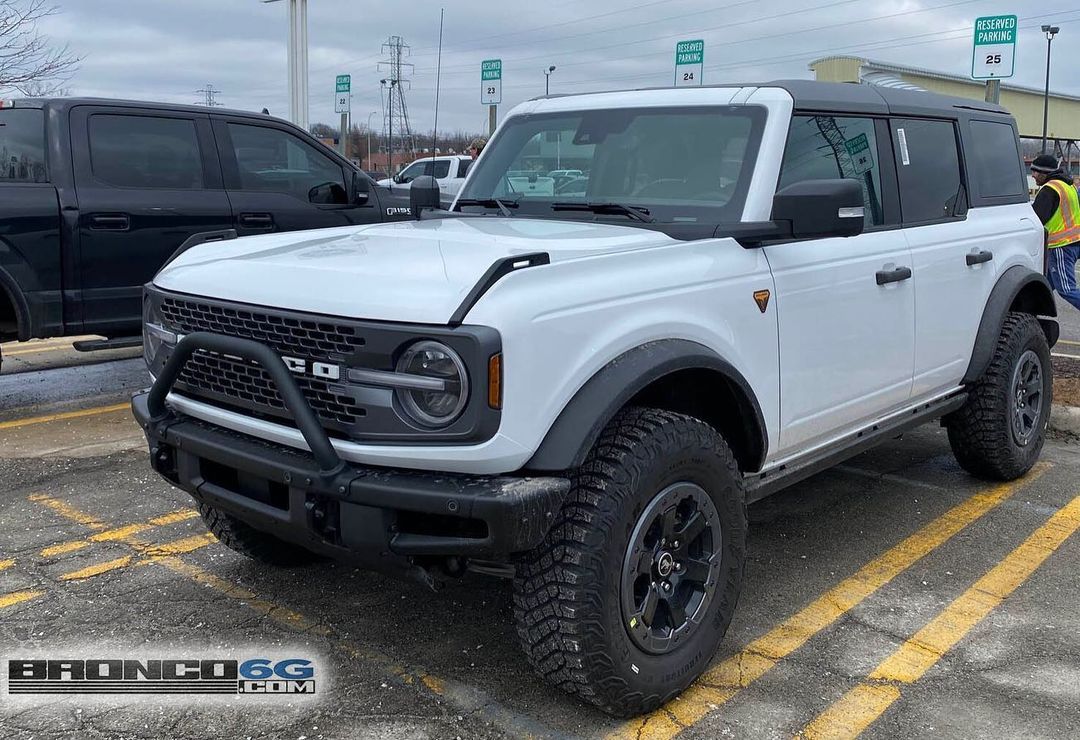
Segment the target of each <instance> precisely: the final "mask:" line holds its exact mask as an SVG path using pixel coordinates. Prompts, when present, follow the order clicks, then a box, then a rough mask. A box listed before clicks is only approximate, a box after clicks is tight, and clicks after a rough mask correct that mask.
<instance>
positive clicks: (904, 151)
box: [896, 128, 911, 167]
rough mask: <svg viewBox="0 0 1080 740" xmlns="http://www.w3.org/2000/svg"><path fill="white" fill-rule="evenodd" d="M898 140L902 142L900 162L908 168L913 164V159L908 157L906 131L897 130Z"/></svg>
mask: <svg viewBox="0 0 1080 740" xmlns="http://www.w3.org/2000/svg"><path fill="white" fill-rule="evenodd" d="M896 138H897V139H899V140H900V161H901V162H902V163H903V164H904V166H905V167H907V166H908V165H909V164H911V157H910V156H908V150H907V134H906V133H904V129H902V128H898V129H896Z"/></svg>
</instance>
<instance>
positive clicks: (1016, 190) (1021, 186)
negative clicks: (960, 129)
mask: <svg viewBox="0 0 1080 740" xmlns="http://www.w3.org/2000/svg"><path fill="white" fill-rule="evenodd" d="M969 131H970V134H971V138H970V143H971V146H968V147H965V151H966V152H967V155H968V160H969V161H970V164H971V172H972V175H973V176H974V178H975V181H974V183H973V185H974V186H975V190H976V192H978V194H979V195H981V196H982V197H984V198H994V197H1001V196H1009V195H1023V194H1024V193H1025V191H1026V190H1027V185H1026V183H1025V182H1024V169H1023V162H1022V161H1021V159H1020V152H1019V151H1018V150H1017V148H1016V134H1015V132H1014V131H1013V127H1012V126H1010V125H1009V124H1007V123H993V122H992V121H972V122H971V127H970V129H969Z"/></svg>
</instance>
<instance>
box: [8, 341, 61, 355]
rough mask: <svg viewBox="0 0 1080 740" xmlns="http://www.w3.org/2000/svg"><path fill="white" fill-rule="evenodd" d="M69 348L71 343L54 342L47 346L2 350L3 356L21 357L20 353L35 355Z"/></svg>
mask: <svg viewBox="0 0 1080 740" xmlns="http://www.w3.org/2000/svg"><path fill="white" fill-rule="evenodd" d="M67 349H71V343H70V342H69V343H68V344H54V345H50V346H48V347H24V348H21V349H9V350H7V351H5V352H4V357H5V358H7V357H21V356H22V355H36V354H38V353H39V352H63V351H64V350H67Z"/></svg>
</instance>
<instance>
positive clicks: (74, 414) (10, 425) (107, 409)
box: [0, 403, 131, 429]
mask: <svg viewBox="0 0 1080 740" xmlns="http://www.w3.org/2000/svg"><path fill="white" fill-rule="evenodd" d="M130 407H131V405H130V404H128V403H114V404H111V405H109V406H95V407H94V408H91V409H80V410H78V411H65V412H63V413H62V414H45V415H44V416H31V417H28V418H26V419H13V420H12V421H0V429H17V428H18V427H26V426H31V425H32V424H45V423H47V422H50V421H64V420H66V419H81V418H83V417H85V416H97V415H99V414H110V413H112V412H114V411H120V410H122V409H127V408H130Z"/></svg>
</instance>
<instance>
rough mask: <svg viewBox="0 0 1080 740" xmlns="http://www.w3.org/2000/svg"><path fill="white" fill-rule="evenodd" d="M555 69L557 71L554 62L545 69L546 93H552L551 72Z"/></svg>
mask: <svg viewBox="0 0 1080 740" xmlns="http://www.w3.org/2000/svg"><path fill="white" fill-rule="evenodd" d="M554 71H555V65H554V64H552V65H551V66H550V67H548V68H547V69H545V70H544V95H550V94H551V73H552V72H554Z"/></svg>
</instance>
